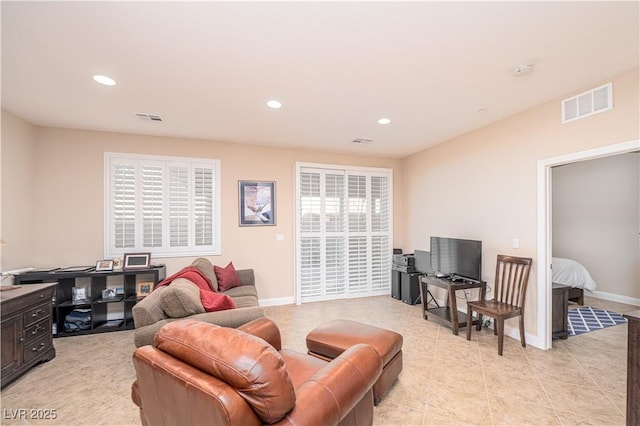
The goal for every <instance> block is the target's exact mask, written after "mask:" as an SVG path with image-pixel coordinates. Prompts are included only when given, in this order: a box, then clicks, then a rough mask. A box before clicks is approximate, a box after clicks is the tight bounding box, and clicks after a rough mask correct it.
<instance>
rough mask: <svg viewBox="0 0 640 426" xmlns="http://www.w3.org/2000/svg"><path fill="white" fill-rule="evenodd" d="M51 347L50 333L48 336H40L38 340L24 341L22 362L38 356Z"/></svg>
mask: <svg viewBox="0 0 640 426" xmlns="http://www.w3.org/2000/svg"><path fill="white" fill-rule="evenodd" d="M51 348H53V339H52V337H51V334H49V335H48V336H42V337H41V338H40V339H38V340H34V341H33V342H32V343H28V344H27V343H25V345H24V363H25V364H26V363H28V362H29V361H31V360H33V359H35V358H38V357H39V356H40V355H42V354H43V353H45V352H47V351H49V350H50V349H51Z"/></svg>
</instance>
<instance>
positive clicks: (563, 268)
mask: <svg viewBox="0 0 640 426" xmlns="http://www.w3.org/2000/svg"><path fill="white" fill-rule="evenodd" d="M552 265H553V267H552V268H551V272H552V275H551V277H552V278H551V280H552V281H553V282H554V283H557V284H564V285H568V286H570V287H571V290H569V300H571V301H573V302H576V303H578V304H579V305H584V290H585V289H586V290H589V291H594V290H595V289H596V287H597V285H596V282H595V281H594V280H593V278H591V274H589V271H588V270H587V268H585V267H584V266H583V265H582V264H580V263H579V262H577V261H575V260H572V259H565V258H562V257H554V258H553V259H552Z"/></svg>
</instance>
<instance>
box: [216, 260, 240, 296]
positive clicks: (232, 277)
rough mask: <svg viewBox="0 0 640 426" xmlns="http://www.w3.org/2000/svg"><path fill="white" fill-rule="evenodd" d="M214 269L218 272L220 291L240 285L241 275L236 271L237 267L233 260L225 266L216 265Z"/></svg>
mask: <svg viewBox="0 0 640 426" xmlns="http://www.w3.org/2000/svg"><path fill="white" fill-rule="evenodd" d="M213 270H214V271H215V272H216V278H217V279H218V289H219V290H220V291H227V290H229V289H230V288H233V287H238V286H239V285H240V277H239V276H238V273H237V272H236V268H234V267H233V262H229V264H228V265H227V266H226V267H224V268H223V267H221V266H214V267H213Z"/></svg>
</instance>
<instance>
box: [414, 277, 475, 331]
mask: <svg viewBox="0 0 640 426" xmlns="http://www.w3.org/2000/svg"><path fill="white" fill-rule="evenodd" d="M429 286H434V287H439V288H443V289H445V290H446V291H447V302H446V306H438V305H437V304H436V307H429V299H432V298H431V293H430V292H429ZM473 288H477V289H480V295H479V297H478V300H484V297H485V293H486V291H487V283H486V282H484V281H482V282H471V281H452V280H449V279H444V278H436V277H433V276H428V275H425V276H422V277H421V278H420V297H421V299H422V316H423V318H424V319H428V315H427V313H430V314H432V315H434V316H436V317H437V318H440V319H441V320H443V321H445V322H447V323H449V324H450V325H451V329H452V331H453V334H455V335H456V336H457V335H458V329H460V328H461V327H466V326H472V325H475V326H476V330H480V328H482V323H481V321H479V320H478V319H475V320H473V319H472V320H471V322H470V323H469V319H468V318H467V314H465V313H464V312H458V302H457V301H456V291H458V290H467V289H473ZM468 323H469V324H468Z"/></svg>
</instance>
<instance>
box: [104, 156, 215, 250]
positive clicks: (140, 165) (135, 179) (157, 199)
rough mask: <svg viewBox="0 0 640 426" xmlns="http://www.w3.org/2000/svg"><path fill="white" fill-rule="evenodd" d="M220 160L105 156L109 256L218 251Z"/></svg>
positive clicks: (106, 234) (106, 223) (106, 232)
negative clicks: (140, 253)
mask: <svg viewBox="0 0 640 426" xmlns="http://www.w3.org/2000/svg"><path fill="white" fill-rule="evenodd" d="M218 179H219V163H218V161H216V160H202V159H188V158H175V157H159V156H142V155H133V154H114V153H106V154H105V182H107V190H106V191H105V209H106V213H105V257H107V258H111V257H117V256H121V255H122V254H124V253H128V252H136V251H140V252H150V253H151V254H152V255H154V256H181V255H189V256H192V255H207V254H209V255H210V254H219V251H220V249H219V231H218V227H219V219H218V218H219V205H216V200H218V194H217V193H216V191H217V180H218Z"/></svg>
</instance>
